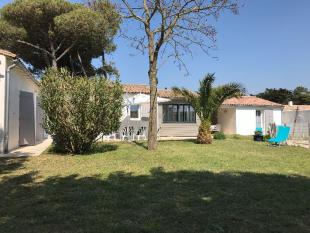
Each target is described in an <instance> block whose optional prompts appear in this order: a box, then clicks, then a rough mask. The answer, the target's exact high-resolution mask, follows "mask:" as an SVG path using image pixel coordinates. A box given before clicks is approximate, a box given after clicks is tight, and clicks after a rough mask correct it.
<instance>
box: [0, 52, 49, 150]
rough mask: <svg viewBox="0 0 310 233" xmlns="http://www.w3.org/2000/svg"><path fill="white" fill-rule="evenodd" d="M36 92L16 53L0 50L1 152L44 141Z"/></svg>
mask: <svg viewBox="0 0 310 233" xmlns="http://www.w3.org/2000/svg"><path fill="white" fill-rule="evenodd" d="M38 89H39V83H38V81H37V80H36V79H35V78H34V76H33V75H32V74H31V73H30V72H29V71H28V69H27V68H26V67H25V65H24V64H23V62H22V61H21V60H19V59H18V57H17V56H16V54H13V53H11V52H9V51H6V50H1V49H0V153H7V152H9V151H11V150H13V149H15V148H17V147H19V146H25V145H35V144H37V143H39V142H41V141H42V140H43V138H44V130H43V128H42V110H41V108H40V107H39V101H38Z"/></svg>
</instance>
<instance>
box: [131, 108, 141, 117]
mask: <svg viewBox="0 0 310 233" xmlns="http://www.w3.org/2000/svg"><path fill="white" fill-rule="evenodd" d="M139 110H140V107H139V105H130V119H139V118H140V116H139V115H140V114H139Z"/></svg>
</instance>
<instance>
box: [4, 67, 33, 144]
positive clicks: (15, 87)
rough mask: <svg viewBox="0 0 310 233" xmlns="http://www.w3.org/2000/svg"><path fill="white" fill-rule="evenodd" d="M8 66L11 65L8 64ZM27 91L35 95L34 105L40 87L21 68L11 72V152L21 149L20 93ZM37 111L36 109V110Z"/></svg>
mask: <svg viewBox="0 0 310 233" xmlns="http://www.w3.org/2000/svg"><path fill="white" fill-rule="evenodd" d="M7 65H8V66H9V65H10V64H7ZM20 91H27V92H32V93H34V104H35V106H36V96H37V91H38V86H37V85H36V84H35V83H34V82H33V80H31V79H30V77H29V76H28V74H27V73H26V72H25V71H24V70H22V69H21V68H20V67H19V66H16V67H15V68H13V69H12V70H11V72H10V100H9V101H10V103H9V150H12V149H15V148H17V147H19V93H20ZM34 111H36V108H35V109H34Z"/></svg>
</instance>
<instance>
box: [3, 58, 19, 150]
mask: <svg viewBox="0 0 310 233" xmlns="http://www.w3.org/2000/svg"><path fill="white" fill-rule="evenodd" d="M17 61H18V60H17V59H15V60H13V64H12V65H10V66H8V67H7V69H6V82H5V92H4V93H5V94H4V95H5V106H4V113H5V114H4V153H8V152H9V117H10V116H9V110H10V108H9V106H10V72H11V70H12V69H13V68H14V67H15V66H16V62H17Z"/></svg>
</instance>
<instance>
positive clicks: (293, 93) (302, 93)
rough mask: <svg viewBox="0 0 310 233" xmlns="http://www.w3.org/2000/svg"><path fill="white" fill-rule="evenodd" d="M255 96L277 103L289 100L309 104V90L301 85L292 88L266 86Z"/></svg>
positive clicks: (284, 102)
mask: <svg viewBox="0 0 310 233" xmlns="http://www.w3.org/2000/svg"><path fill="white" fill-rule="evenodd" d="M257 96H258V97H260V98H263V99H267V100H270V101H273V102H276V103H279V104H287V103H288V102H289V101H293V102H294V104H310V90H309V89H308V88H306V87H303V86H298V87H296V88H295V89H294V90H288V89H285V88H279V89H276V88H267V89H266V90H265V91H264V92H261V93H259V94H257Z"/></svg>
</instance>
